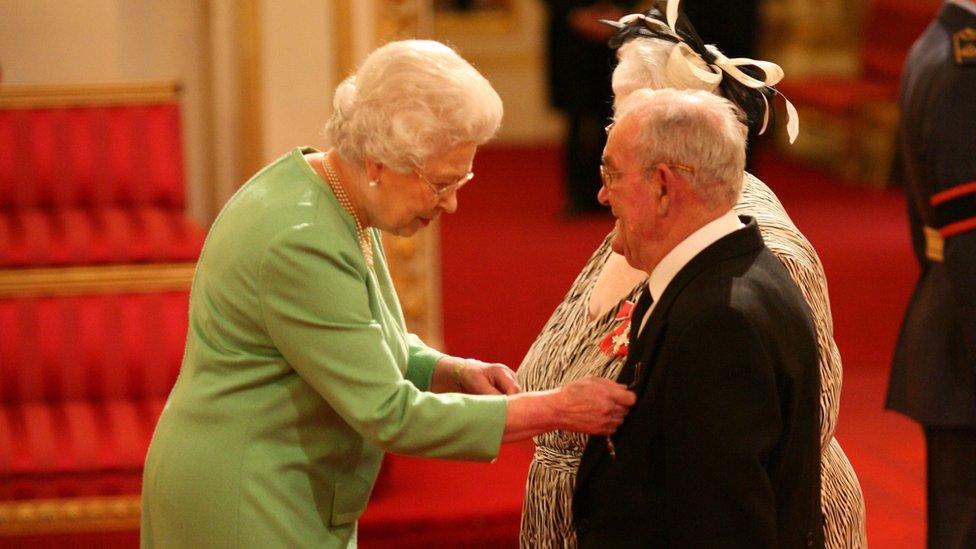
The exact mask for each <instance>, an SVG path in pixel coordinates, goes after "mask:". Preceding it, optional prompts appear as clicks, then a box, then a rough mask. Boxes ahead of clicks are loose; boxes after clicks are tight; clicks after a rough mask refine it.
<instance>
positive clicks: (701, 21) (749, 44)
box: [662, 0, 760, 173]
mask: <svg viewBox="0 0 976 549" xmlns="http://www.w3.org/2000/svg"><path fill="white" fill-rule="evenodd" d="M662 5H663V2H662ZM681 9H682V10H684V12H685V15H687V16H688V19H689V20H691V22H692V23H694V24H695V30H697V31H698V36H700V37H701V39H702V41H703V42H705V43H706V44H715V45H716V46H718V49H720V50H722V53H724V54H725V55H726V56H728V57H730V58H735V57H749V58H752V59H756V58H757V57H758V56H759V27H760V25H759V0H684V2H682V3H681ZM716 13H721V14H722V16H721V17H716V16H715V14H716ZM757 139H759V133H758V132H757V131H756V128H755V127H753V126H752V125H750V127H749V141H748V144H747V146H748V149H747V151H746V171H747V172H749V173H756V154H755V147H753V145H754V144H755V143H756V142H757Z"/></svg>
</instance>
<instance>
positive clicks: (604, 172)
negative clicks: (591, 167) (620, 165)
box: [600, 164, 644, 191]
mask: <svg viewBox="0 0 976 549" xmlns="http://www.w3.org/2000/svg"><path fill="white" fill-rule="evenodd" d="M643 171H644V170H634V171H630V172H614V171H611V170H610V169H608V168H607V166H606V165H605V164H600V181H602V182H603V186H604V187H606V188H607V190H608V191H609V190H612V189H613V182H614V180H616V179H618V178H620V177H622V176H624V175H630V174H632V173H641V172H643Z"/></svg>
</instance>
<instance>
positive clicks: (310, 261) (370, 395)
mask: <svg viewBox="0 0 976 549" xmlns="http://www.w3.org/2000/svg"><path fill="white" fill-rule="evenodd" d="M329 238H330V235H329V232H328V229H326V228H324V227H322V226H317V225H311V224H306V225H300V226H297V227H292V228H289V229H287V230H285V231H283V232H282V233H281V234H279V235H278V236H276V237H275V238H274V239H273V240H272V242H270V243H269V245H268V247H267V249H266V251H265V253H264V257H263V258H262V261H261V271H260V284H259V292H260V300H261V307H262V314H263V317H264V321H265V324H266V328H267V331H268V334H269V335H270V337H271V339H272V340H273V342H274V344H275V346H276V347H277V349H278V350H279V352H281V354H282V356H283V357H284V359H285V360H286V361H288V363H289V364H290V365H291V366H292V367H293V368H294V369H295V371H296V372H297V373H298V374H299V375H300V376H301V377H302V378H303V379H304V380H305V381H306V382H307V383H308V384H309V385H311V386H312V387H313V388H314V389H315V390H316V391H317V392H318V393H319V394H320V395H322V397H323V398H324V399H325V400H326V402H328V403H329V405H330V406H331V407H332V408H333V409H335V411H336V412H337V413H338V414H339V415H340V416H341V417H342V418H343V420H345V421H346V422H347V423H348V424H349V425H350V426H352V428H353V429H355V430H356V431H357V432H358V433H360V434H361V435H362V436H363V437H364V438H365V439H367V440H369V441H370V442H372V443H373V444H375V445H377V446H379V447H381V448H383V449H384V450H387V451H391V452H396V453H402V454H410V455H419V456H428V457H441V458H456V459H481V460H491V459H494V458H495V457H496V456H497V454H498V450H499V446H500V444H501V437H502V431H503V429H504V424H505V415H506V406H507V404H506V400H505V398H504V397H499V396H470V395H460V394H445V395H438V394H433V393H429V392H425V391H421V390H420V389H418V386H420V385H423V383H417V384H415V383H413V382H411V381H409V380H407V379H406V378H404V377H403V376H402V375H401V374H400V370H399V369H398V367H397V364H396V362H395V359H394V353H393V352H392V351H391V349H390V348H389V347H388V346H387V344H386V339H385V337H384V336H383V330H384V327H383V326H381V325H380V324H379V323H377V322H376V321H375V320H374V319H373V317H372V314H371V312H370V308H369V300H368V294H367V292H368V290H367V285H366V283H365V280H364V276H365V273H363V272H361V271H360V270H358V269H357V264H361V263H362V260H361V259H359V260H358V263H357V261H356V259H355V258H353V257H352V256H351V255H350V252H347V251H342V250H341V249H336V248H337V246H336V245H335V244H334V243H333V242H332V241H330V239H329ZM332 238H334V237H332ZM435 353H436V352H434V351H432V350H431V349H428V348H427V347H425V346H423V345H422V344H420V343H419V339H416V338H414V339H413V340H411V343H410V356H411V362H412V363H413V368H411V369H413V370H414V371H415V373H416V376H417V377H418V378H423V377H424V375H425V374H424V372H425V369H428V367H429V368H432V367H433V362H432V361H434V362H436V359H435V356H436V354H435ZM427 380H428V381H427V382H428V384H429V374H427Z"/></svg>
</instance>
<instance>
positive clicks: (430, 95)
mask: <svg viewBox="0 0 976 549" xmlns="http://www.w3.org/2000/svg"><path fill="white" fill-rule="evenodd" d="M332 104H333V112H332V116H331V117H330V118H329V120H328V121H327V122H326V124H325V131H324V133H325V137H326V139H327V140H328V141H329V143H330V144H331V145H332V146H333V147H334V148H335V149H336V151H337V152H338V153H339V155H340V156H341V157H342V158H343V160H345V161H347V162H350V163H352V164H355V165H361V164H362V162H363V161H364V160H365V159H370V160H372V161H374V162H379V163H381V164H385V165H387V166H389V167H390V168H392V169H394V170H396V171H398V172H401V173H405V172H409V171H410V170H412V169H416V168H421V167H423V166H424V164H426V162H427V160H428V159H429V158H430V157H431V156H433V155H435V154H438V153H440V152H443V151H445V150H447V149H449V148H451V147H454V146H456V145H459V144H462V143H475V144H478V145H480V144H482V143H484V142H486V141H488V140H489V139H491V137H492V136H494V135H495V132H497V131H498V127H499V126H500V125H501V119H502V100H501V98H500V97H498V93H497V92H495V90H494V88H492V87H491V84H489V83H488V80H486V79H485V77H484V76H482V75H481V73H479V72H478V71H477V70H476V69H475V68H474V67H472V66H471V64H470V63H468V62H467V61H465V60H464V59H462V58H461V56H460V55H458V54H457V52H455V51H454V50H453V49H451V48H450V47H448V46H446V45H444V44H441V43H440V42H436V41H433V40H401V41H396V42H390V43H388V44H386V45H384V46H382V47H380V48H378V49H376V50H375V51H373V53H371V54H369V56H367V57H366V59H365V60H364V61H363V64H362V65H361V66H360V67H359V70H357V71H356V74H354V75H352V76H350V77H349V78H346V79H345V80H344V81H343V82H342V83H341V84H339V86H338V87H337V88H336V90H335V95H334V97H333V101H332Z"/></svg>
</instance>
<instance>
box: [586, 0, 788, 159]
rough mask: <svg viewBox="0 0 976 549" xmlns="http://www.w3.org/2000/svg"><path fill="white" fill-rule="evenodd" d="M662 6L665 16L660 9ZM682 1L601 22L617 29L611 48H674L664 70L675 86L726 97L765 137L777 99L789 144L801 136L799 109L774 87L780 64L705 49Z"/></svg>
mask: <svg viewBox="0 0 976 549" xmlns="http://www.w3.org/2000/svg"><path fill="white" fill-rule="evenodd" d="M662 5H663V6H664V12H663V13H662V11H661V9H660V6H662ZM680 7H681V0H664V1H660V2H658V5H657V6H655V7H654V8H651V9H650V10H648V11H646V12H644V13H632V14H630V15H625V16H623V17H621V18H620V19H619V20H617V21H608V20H601V21H602V22H603V23H605V24H607V25H610V26H612V27H614V28H616V29H617V32H616V33H615V34H614V35H613V36H612V37H611V38H610V41H609V45H610V47H611V48H612V49H617V48H619V47H620V46H622V45H624V44H625V43H627V42H628V41H630V40H633V39H635V38H640V37H645V38H656V39H658V40H664V41H667V42H673V43H674V44H676V46H675V47H674V49H672V50H671V55H670V57H669V58H668V62H667V64H666V66H665V67H664V70H665V72H666V73H667V77H668V79H669V80H670V81H671V82H673V83H674V84H675V85H682V84H683V83H687V87H689V88H690V87H695V88H701V87H702V85H703V84H704V85H705V86H707V87H710V88H711V89H712V90H714V89H715V88H720V89H721V93H722V95H723V96H724V97H725V98H726V99H728V100H729V101H732V102H733V103H735V104H736V105H737V106H738V107H739V108H740V109H742V111H743V112H744V113H745V114H746V117H747V118H748V120H749V125H750V126H751V127H755V128H756V129H757V133H758V134H760V135H762V134H763V133H765V131H766V129H767V128H769V127H770V126H771V125H772V123H773V119H774V117H775V111H774V109H773V107H772V104H771V100H773V99H775V98H776V96H779V97H781V98H782V99H783V101H784V103H785V104H786V113H787V115H788V117H789V119H788V120H787V124H786V132H787V134H788V135H789V137H790V143H793V142H794V141H795V140H796V136H797V135H798V134H799V133H800V121H799V116H798V115H797V112H796V108H794V107H793V104H792V103H790V101H789V100H788V99H786V97H785V96H784V95H783V94H781V93H779V92H778V91H777V90H776V88H775V87H774V86H775V85H776V84H777V83H779V82H780V81H781V80H782V79H783V76H784V74H783V69H782V68H780V66H779V65H777V64H776V63H771V62H769V61H760V60H757V59H749V58H747V57H737V58H734V59H730V58H728V57H726V56H725V55H724V54H723V53H722V52H721V51H719V49H718V48H716V47H715V46H714V45H712V44H705V43H704V42H703V41H702V39H701V37H699V36H698V32H696V31H695V27H694V26H693V25H692V24H691V21H690V20H689V19H688V17H687V16H686V15H685V14H684V12H683V11H682V10H681V9H680Z"/></svg>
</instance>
